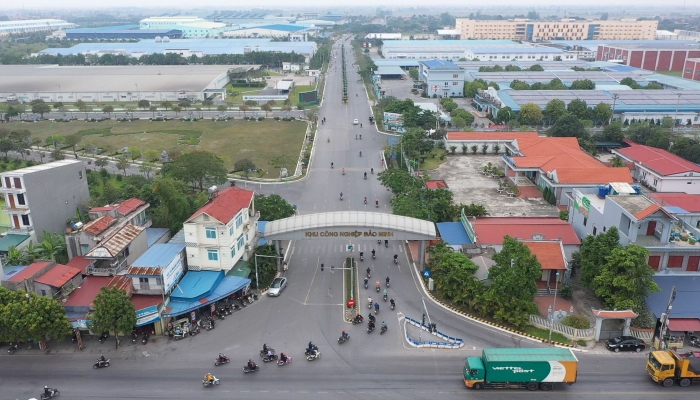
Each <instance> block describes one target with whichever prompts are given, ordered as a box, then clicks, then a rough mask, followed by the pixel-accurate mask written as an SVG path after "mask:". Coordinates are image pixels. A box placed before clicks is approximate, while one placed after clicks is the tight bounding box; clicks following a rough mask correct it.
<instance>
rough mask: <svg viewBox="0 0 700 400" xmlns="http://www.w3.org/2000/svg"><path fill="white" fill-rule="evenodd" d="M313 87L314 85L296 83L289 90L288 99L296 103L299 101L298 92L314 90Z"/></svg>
mask: <svg viewBox="0 0 700 400" xmlns="http://www.w3.org/2000/svg"><path fill="white" fill-rule="evenodd" d="M315 87H316V86H312V85H296V86H294V87H293V88H292V91H291V92H289V100H290V101H291V102H292V104H296V103H298V102H299V93H302V92H308V91H311V90H314V88H315Z"/></svg>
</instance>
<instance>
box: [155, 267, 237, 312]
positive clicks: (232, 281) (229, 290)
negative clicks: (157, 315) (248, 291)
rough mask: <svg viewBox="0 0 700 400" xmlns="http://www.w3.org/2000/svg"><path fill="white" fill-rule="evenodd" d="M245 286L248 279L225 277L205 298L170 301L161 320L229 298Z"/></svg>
mask: <svg viewBox="0 0 700 400" xmlns="http://www.w3.org/2000/svg"><path fill="white" fill-rule="evenodd" d="M247 286H250V279H248V278H241V277H240V276H225V277H224V279H222V280H221V282H220V283H219V285H218V286H217V287H216V289H214V290H213V291H212V292H211V294H210V295H208V296H206V297H203V298H201V299H198V300H193V301H183V300H171V301H170V303H168V306H167V307H165V309H164V310H163V314H162V316H163V318H170V317H176V316H178V315H182V314H185V313H188V312H190V311H193V310H196V309H198V308H201V307H204V306H206V305H208V304H211V303H214V302H216V301H219V300H221V299H223V298H225V297H227V296H230V295H232V294H233V293H235V292H237V291H239V290H241V289H243V288H244V287H247Z"/></svg>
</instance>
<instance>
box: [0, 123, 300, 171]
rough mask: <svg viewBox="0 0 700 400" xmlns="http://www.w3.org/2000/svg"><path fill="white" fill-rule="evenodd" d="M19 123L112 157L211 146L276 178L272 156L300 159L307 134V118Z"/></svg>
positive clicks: (35, 133) (38, 134)
mask: <svg viewBox="0 0 700 400" xmlns="http://www.w3.org/2000/svg"><path fill="white" fill-rule="evenodd" d="M13 125H14V126H13ZM15 126H16V127H21V128H23V129H24V128H26V129H28V130H29V131H30V132H31V137H32V138H36V139H41V140H44V139H45V138H46V137H48V136H50V135H56V134H57V135H63V136H65V135H70V134H74V133H77V134H79V135H81V136H82V137H83V139H82V141H81V142H80V143H79V144H78V149H79V150H80V149H82V147H83V146H85V143H92V144H94V145H96V146H98V147H101V148H103V149H105V152H104V153H103V154H102V155H112V154H114V153H115V152H117V151H119V149H121V148H123V147H140V148H141V149H142V150H143V152H145V151H147V150H151V149H152V150H156V151H158V152H159V153H160V152H161V151H163V150H166V151H167V150H174V149H178V150H181V151H183V152H188V151H193V150H206V151H210V152H212V153H214V154H216V155H218V156H219V157H221V158H222V159H223V160H224V164H225V165H226V168H228V169H229V170H233V165H234V163H235V162H236V161H238V160H240V159H242V158H249V159H250V160H252V161H253V162H254V163H255V164H256V165H257V167H258V169H264V170H265V171H269V172H270V174H269V176H271V177H276V176H278V173H279V171H278V170H277V169H274V168H272V166H271V165H270V161H271V159H272V158H273V157H275V156H278V155H288V156H290V157H291V159H292V160H295V161H296V159H297V157H298V155H299V151H300V148H301V145H302V143H303V140H304V135H305V134H306V122H302V121H291V122H285V121H275V120H274V119H272V118H266V119H265V120H264V121H260V122H258V121H244V120H242V119H234V120H231V121H227V122H223V121H222V122H214V121H211V120H201V121H197V122H182V121H176V120H172V121H161V122H151V121H149V120H137V121H132V122H117V121H103V122H82V121H74V122H66V123H59V122H56V123H50V122H48V121H41V122H35V123H22V122H12V123H10V126H8V128H9V129H13V128H15ZM271 144H272V145H271ZM9 165H10V164H8V166H9ZM0 166H2V163H0ZM13 169H14V168H13Z"/></svg>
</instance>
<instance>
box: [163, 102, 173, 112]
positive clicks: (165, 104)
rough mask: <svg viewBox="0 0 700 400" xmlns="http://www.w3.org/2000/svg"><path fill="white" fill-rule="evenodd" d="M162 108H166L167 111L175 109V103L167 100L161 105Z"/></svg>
mask: <svg viewBox="0 0 700 400" xmlns="http://www.w3.org/2000/svg"><path fill="white" fill-rule="evenodd" d="M160 106H161V107H163V108H165V111H168V110H169V109H170V108H172V107H173V103H172V102H171V101H167V100H166V101H164V102H162V103H160Z"/></svg>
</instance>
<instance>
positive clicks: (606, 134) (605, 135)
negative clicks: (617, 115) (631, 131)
mask: <svg viewBox="0 0 700 400" xmlns="http://www.w3.org/2000/svg"><path fill="white" fill-rule="evenodd" d="M594 112H595V111H594ZM600 138H601V140H603V141H606V142H618V143H619V142H622V141H623V140H624V139H625V133H624V132H623V131H622V123H621V122H619V121H616V122H613V123H611V124H609V125H605V127H604V128H603V132H602V133H601V135H600Z"/></svg>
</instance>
